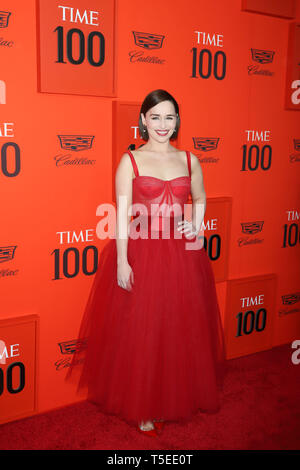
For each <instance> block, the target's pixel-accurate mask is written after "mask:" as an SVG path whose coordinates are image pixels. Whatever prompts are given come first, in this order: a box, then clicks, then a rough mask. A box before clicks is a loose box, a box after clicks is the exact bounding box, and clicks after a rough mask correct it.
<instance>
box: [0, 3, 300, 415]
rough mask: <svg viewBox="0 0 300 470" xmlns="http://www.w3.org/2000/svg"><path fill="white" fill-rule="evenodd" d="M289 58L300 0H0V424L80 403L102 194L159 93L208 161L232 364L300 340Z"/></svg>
mask: <svg viewBox="0 0 300 470" xmlns="http://www.w3.org/2000/svg"><path fill="white" fill-rule="evenodd" d="M299 61H300V5H299V1H293V0H290V1H288V0H286V1H285V2H280V1H276V2H275V1H274V0H269V1H264V2H259V1H257V0H243V1H242V0H232V1H231V2H224V1H223V0H216V1H214V2H207V1H206V0H197V1H196V0H195V1H190V2H189V6H188V8H186V4H183V2H182V1H181V0H167V1H165V2H161V1H159V0H153V1H152V2H148V3H146V4H145V3H141V2H139V1H138V0H131V1H130V2H128V1H126V0H118V1H117V0H116V1H114V0H97V1H96V0H84V1H83V0H72V1H71V2H69V3H68V4H67V5H66V4H64V3H63V2H58V1H56V0H50V1H49V0H37V1H35V0H28V1H27V2H22V1H17V0H4V1H1V5H0V64H1V67H0V112H1V115H0V155H1V163H0V191H1V207H0V211H1V216H0V220H1V242H0V261H1V267H0V274H1V276H0V290H1V308H0V423H3V422H7V421H10V420H14V419H19V418H21V417H24V416H29V415H32V414H35V413H38V412H43V411H47V410H51V409H54V408H57V407H61V406H64V405H67V404H71V403H74V402H76V401H78V400H82V399H84V398H85V396H84V395H83V396H78V395H77V394H76V387H75V386H73V384H70V383H67V382H65V380H64V378H65V375H66V372H67V370H68V366H69V364H70V361H71V359H72V354H74V352H75V351H76V349H78V348H81V347H84V341H82V342H79V341H76V339H75V338H77V334H78V331H79V326H80V323H81V319H82V314H83V310H84V307H85V303H86V301H87V297H88V294H89V290H90V288H91V285H92V282H93V276H94V275H95V272H96V270H97V266H98V260H99V258H100V257H101V250H102V249H103V247H104V246H105V243H106V242H107V240H106V239H103V237H101V236H100V230H98V227H99V224H101V221H102V222H103V218H104V217H106V216H107V214H105V213H103V204H107V205H108V206H109V207H113V208H114V209H115V187H114V175H115V170H116V168H117V165H118V162H119V160H120V158H121V156H122V155H123V153H124V151H125V150H126V149H127V148H131V149H134V148H137V147H138V146H139V145H141V144H142V143H143V142H144V141H143V140H142V139H141V138H140V136H139V133H138V118H139V111H140V106H141V103H142V101H143V99H144V97H145V96H146V95H147V94H148V93H149V92H150V91H152V90H155V89H158V88H162V89H165V90H167V91H168V92H170V93H171V94H172V95H173V96H174V97H175V99H176V100H177V101H178V103H179V106H180V116H181V128H180V131H179V135H178V139H177V140H176V141H174V143H173V145H175V146H176V147H178V148H180V149H182V150H190V151H192V152H193V153H194V154H195V155H196V156H197V157H198V159H199V162H200V163H201V167H202V170H203V174H204V183H205V189H206V194H207V210H206V213H205V218H204V227H203V228H204V230H205V249H206V250H207V253H208V255H209V257H210V260H211V263H212V266H213V269H214V273H215V278H216V285H217V292H218V298H219V303H220V307H221V311H222V320H223V324H224V330H225V337H226V348H227V358H228V359H231V358H236V357H240V356H243V355H248V354H253V353H256V352H258V351H263V350H267V349H271V348H272V347H275V346H278V345H281V344H286V343H290V344H291V356H292V353H293V348H297V347H298V348H299V346H300V311H299V310H300V309H299V306H300V295H299V278H300V276H299V266H300V263H299V238H300V230H299V228H300V227H299V210H300V206H299V165H300V126H299V123H300V121H299V117H300V114H299V110H300V79H299V77H300V76H299ZM190 202H191V201H190ZM100 206H101V207H100ZM294 352H295V350H294ZM294 357H295V355H294ZM298 362H299V361H298ZM294 363H295V370H296V368H297V365H296V363H297V361H296V360H295V361H294ZM299 367H300V365H299Z"/></svg>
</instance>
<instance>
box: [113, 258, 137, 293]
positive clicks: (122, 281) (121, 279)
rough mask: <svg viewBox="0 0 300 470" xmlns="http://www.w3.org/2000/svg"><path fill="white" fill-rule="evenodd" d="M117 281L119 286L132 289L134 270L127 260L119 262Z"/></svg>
mask: <svg viewBox="0 0 300 470" xmlns="http://www.w3.org/2000/svg"><path fill="white" fill-rule="evenodd" d="M117 281H118V286H120V287H122V288H123V289H126V290H128V291H131V290H132V285H133V283H134V278H133V271H132V269H131V266H130V265H129V264H128V262H127V261H124V262H122V263H118V269H117Z"/></svg>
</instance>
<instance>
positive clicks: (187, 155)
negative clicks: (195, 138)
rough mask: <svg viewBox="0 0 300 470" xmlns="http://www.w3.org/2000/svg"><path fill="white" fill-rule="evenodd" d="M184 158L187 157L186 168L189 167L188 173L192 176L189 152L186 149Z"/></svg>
mask: <svg viewBox="0 0 300 470" xmlns="http://www.w3.org/2000/svg"><path fill="white" fill-rule="evenodd" d="M186 158H187V164H188V169H189V175H190V176H192V172H191V154H190V152H189V151H188V150H186Z"/></svg>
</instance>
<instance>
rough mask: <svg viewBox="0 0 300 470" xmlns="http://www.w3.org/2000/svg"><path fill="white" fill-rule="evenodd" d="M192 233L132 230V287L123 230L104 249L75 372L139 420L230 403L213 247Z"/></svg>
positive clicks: (116, 411) (113, 410)
mask: <svg viewBox="0 0 300 470" xmlns="http://www.w3.org/2000/svg"><path fill="white" fill-rule="evenodd" d="M160 235H161V234H160ZM194 239H195V238H194ZM190 240H193V239H189V241H190ZM187 241H188V240H187V238H186V237H185V236H182V238H179V239H176V238H174V237H173V238H172V237H170V238H169V239H163V238H158V239H151V238H148V239H142V238H137V239H136V240H134V239H132V238H129V239H128V248H127V258H128V262H129V264H130V266H131V267H132V270H133V274H134V284H133V287H132V290H131V291H127V290H125V289H123V288H122V287H120V286H119V285H118V283H117V246H116V240H115V239H111V240H110V241H109V242H108V243H107V244H106V245H105V247H104V249H103V250H102V252H101V254H100V259H99V265H98V270H97V272H96V274H95V277H94V281H93V284H92V288H91V291H90V295H89V298H88V301H87V304H86V308H85V312H84V315H83V319H82V323H81V326H80V331H79V336H78V343H77V344H78V348H77V350H76V352H75V353H74V356H73V359H72V362H71V364H70V368H69V369H68V373H67V376H66V380H73V378H74V377H76V381H77V382H78V388H77V391H79V389H82V388H83V387H87V389H88V397H87V398H88V400H89V401H91V402H93V403H95V404H97V405H98V406H99V409H100V411H102V412H104V413H108V414H112V415H117V416H119V417H120V418H123V419H124V420H125V421H127V422H128V423H130V424H134V425H135V424H137V423H138V422H139V421H141V420H143V421H146V420H152V419H164V420H167V421H177V422H178V421H179V422H185V421H186V420H189V419H190V418H191V417H192V415H193V414H195V413H196V412H198V411H202V412H208V413H214V412H217V411H218V410H219V409H220V406H221V405H220V390H221V389H222V385H223V379H224V375H225V374H224V371H225V363H226V359H225V345H224V335H223V326H222V321H221V317H220V311H219V306H218V301H217V295H216V288H215V279H214V274H213V271H212V267H211V264H210V263H211V262H210V259H209V257H208V255H207V253H206V251H205V248H201V249H198V250H187V249H186V245H185V243H186V242H187ZM85 342H86V346H85Z"/></svg>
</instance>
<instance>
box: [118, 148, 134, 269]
mask: <svg viewBox="0 0 300 470" xmlns="http://www.w3.org/2000/svg"><path fill="white" fill-rule="evenodd" d="M132 175H133V168H132V163H131V160H130V156H129V155H128V153H124V154H123V155H122V157H121V159H120V162H119V165H118V168H117V171H116V175H115V188H116V204H117V221H116V244H117V261H118V264H122V263H124V262H125V263H127V262H128V260H127V246H128V232H129V230H128V227H129V223H130V220H131V215H130V212H129V208H130V207H131V204H132ZM128 214H129V215H128Z"/></svg>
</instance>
